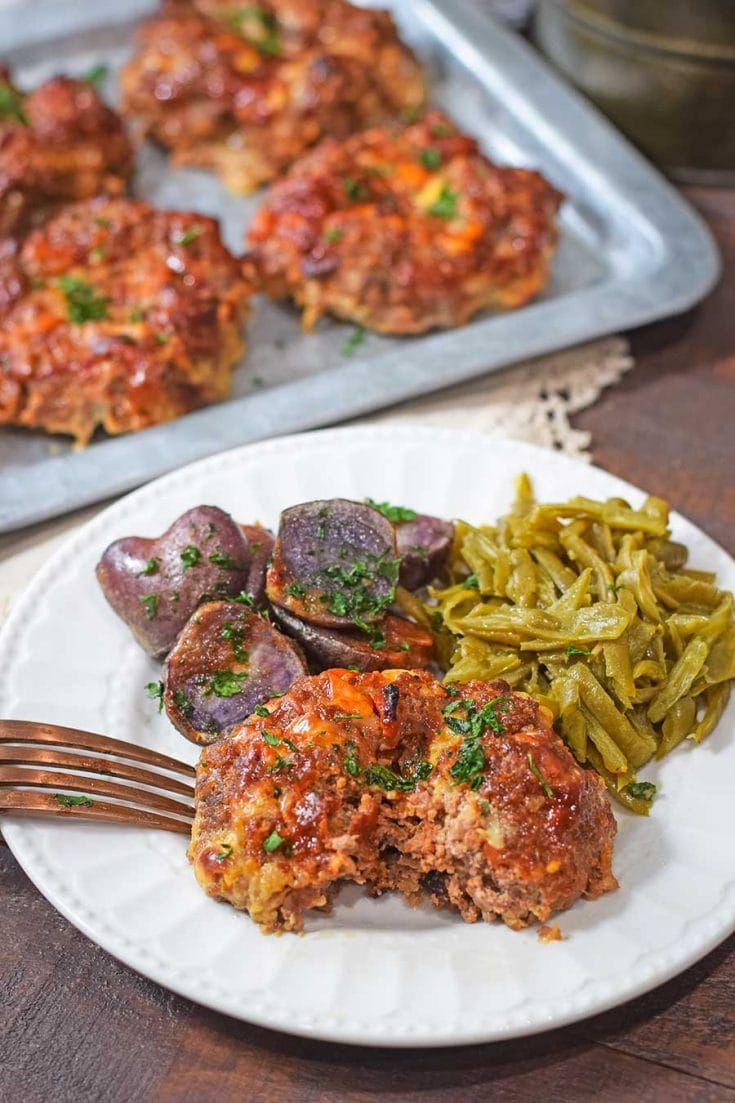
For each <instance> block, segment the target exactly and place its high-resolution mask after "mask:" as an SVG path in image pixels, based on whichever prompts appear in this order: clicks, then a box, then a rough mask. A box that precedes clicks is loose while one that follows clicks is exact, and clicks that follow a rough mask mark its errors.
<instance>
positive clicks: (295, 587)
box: [283, 582, 306, 598]
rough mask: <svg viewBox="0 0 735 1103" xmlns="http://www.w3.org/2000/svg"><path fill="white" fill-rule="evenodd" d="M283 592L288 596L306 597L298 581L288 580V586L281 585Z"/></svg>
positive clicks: (304, 590)
mask: <svg viewBox="0 0 735 1103" xmlns="http://www.w3.org/2000/svg"><path fill="white" fill-rule="evenodd" d="M283 592H284V593H286V594H288V595H289V597H297V598H302V597H306V589H305V587H304V586H302V585H301V583H300V582H289V584H288V586H284V587H283Z"/></svg>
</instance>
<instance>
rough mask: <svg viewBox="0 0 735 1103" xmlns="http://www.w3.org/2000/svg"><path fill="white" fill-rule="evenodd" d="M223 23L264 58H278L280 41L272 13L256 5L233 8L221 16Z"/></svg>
mask: <svg viewBox="0 0 735 1103" xmlns="http://www.w3.org/2000/svg"><path fill="white" fill-rule="evenodd" d="M221 18H222V20H223V22H224V23H225V24H226V25H227V26H228V27H229V29H230V30H231V31H234V33H235V34H239V35H241V36H242V37H243V38H245V39H247V41H248V42H249V43H250V45H251V46H254V47H255V49H256V50H257V51H258V53H261V54H263V55H265V56H266V57H279V56H280V54H281V40H280V37H279V34H278V22H277V20H276V17H275V15H274V14H273V12H271V11H269V10H268V9H267V8H261V7H259V6H258V5H257V4H249V5H247V6H246V7H243V8H233V9H232V10H231V11H225V12H223V13H222V16H221Z"/></svg>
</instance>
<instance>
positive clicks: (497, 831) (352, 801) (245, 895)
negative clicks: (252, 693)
mask: <svg viewBox="0 0 735 1103" xmlns="http://www.w3.org/2000/svg"><path fill="white" fill-rule="evenodd" d="M453 694H455V695H453ZM196 793H197V808H196V818H195V822H194V828H193V832H192V841H191V845H190V848H189V857H190V859H191V861H192V863H193V865H194V870H195V873H196V876H197V879H198V880H199V882H200V884H201V885H202V887H203V888H204V889H205V891H206V892H207V893H208V894H209V895H210V896H214V897H216V898H218V899H221V900H227V901H229V902H230V903H232V904H234V906H235V907H237V908H242V909H245V910H246V911H248V912H249V913H250V915H251V917H252V918H253V919H254V920H255V922H257V923H259V924H260V925H261V926H262V927H263V929H264V930H266V931H273V930H279V929H293V930H301V929H302V927H303V918H304V913H305V912H306V911H307V910H309V909H312V908H319V909H325V908H328V907H329V906H330V903H331V900H332V898H333V896H334V893H335V891H336V889H337V888H338V886H339V884H340V882H343V881H354V882H357V883H358V884H364V885H366V887H367V888H368V891H370V892H372V893H375V894H379V893H381V892H384V891H387V890H390V889H398V890H399V891H401V892H402V893H404V895H406V896H407V897H408V898H409V899H410V900H411V901H413V902H416V901H417V900H419V899H420V898H421V895H422V894H423V893H424V892H428V894H429V896H430V898H431V900H432V901H433V902H434V903H435V904H436V905H437V906H441V907H445V906H447V907H451V908H456V909H457V910H458V911H459V913H460V915H461V916H462V918H463V919H465V920H467V921H470V922H471V921H474V920H477V919H480V918H482V919H485V920H492V919H495V918H500V919H501V920H503V921H504V922H505V923H507V924H508V925H509V926H511V927H520V926H524V925H525V924H527V923H529V922H532V921H533V920H534V919H538V920H541V921H545V920H546V919H548V917H549V916H550V915H551V914H552V913H553V912H554V911H557V910H560V909H562V908H567V907H569V906H570V905H571V904H572V903H574V901H575V900H577V899H578V898H579V897H580V896H582V895H584V896H588V897H594V896H597V895H600V894H601V893H602V892H605V891H607V890H608V889H612V888H614V887H615V885H616V881H615V878H614V877H613V875H612V872H611V868H610V862H611V855H612V839H613V836H614V833H615V820H614V817H613V815H612V812H611V810H610V805H609V803H608V800H607V797H606V796H605V793H604V787H603V785H602V782H601V781H600V779H599V778H598V777H597V776H596V775H595V774H594V773H592V772H591V771H588V770H585V769H584V768H583V767H581V766H579V765H578V764H577V763H576V762H575V760H574V758H573V757H572V755H571V754H570V753H569V751H568V750H567V748H566V747H565V746H564V744H563V743H562V741H561V739H560V738H559V736H558V735H556V733H555V732H554V731H553V729H552V727H551V725H550V717H549V715H548V714H547V713H546V712H545V710H543V709H541V708H540V706H539V705H538V704H537V702H535V701H533V700H532V699H531V698H530V697H527V696H526V695H525V694H519V693H514V692H512V691H511V690H510V688H509V687H508V685H507V684H506V683H505V682H492V683H484V682H471V683H468V684H467V685H466V686H462V687H461V696H459V695H456V693H455V690H454V689H453V688H449V689H448V688H447V687H445V686H443V685H441V683H439V682H438V681H436V680H435V679H434V678H432V677H431V675H429V674H427V673H425V672H416V671H383V672H374V673H369V674H358V673H354V672H352V671H347V670H328V671H325V672H324V673H323V674H319V675H316V676H313V677H304V678H300V679H298V680H297V681H296V682H295V683H294V684H293V686H292V687H291V689H290V691H289V692H288V693H287V694H286V695H285V696H283V697H281V698H280V699H274V700H271V701H270V702H269V703H268V705H267V706H266V707H264V708H261V709H259V710H258V712H257V714H255V715H253V716H251V717H250V718H249V719H248V720H247V721H245V722H244V723H242V724H240V725H239V726H237V727H236V728H234V729H232V730H231V731H230V732H229V734H227V735H225V737H224V738H223V739H221V740H220V741H219V742H218V743H215V744H214V745H213V746H211V747H207V748H206V750H205V751H203V752H202V756H201V758H200V761H199V765H198V767H197V790H196Z"/></svg>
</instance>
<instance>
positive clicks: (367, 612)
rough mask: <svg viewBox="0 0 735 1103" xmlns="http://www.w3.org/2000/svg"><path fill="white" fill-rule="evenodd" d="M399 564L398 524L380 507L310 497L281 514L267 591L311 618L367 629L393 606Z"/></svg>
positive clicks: (277, 601)
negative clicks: (310, 500)
mask: <svg viewBox="0 0 735 1103" xmlns="http://www.w3.org/2000/svg"><path fill="white" fill-rule="evenodd" d="M399 565H400V561H399V559H398V557H397V554H396V537H395V531H394V529H393V525H392V524H391V523H390V521H388V520H386V518H385V517H383V515H382V514H381V513H379V512H378V511H377V510H376V509H373V508H372V507H371V506H368V505H365V504H364V503H362V502H350V501H347V500H346V499H344V498H332V499H330V500H328V501H317V502H305V503H303V504H302V505H298V506H292V507H291V508H290V509H286V510H284V511H283V513H282V514H281V522H280V526H279V529H278V538H277V540H276V545H275V548H274V551H273V561H272V563H271V566H270V568H269V570H268V575H267V579H266V593H267V595H268V598H269V599H270V601H272V602H273V604H275V605H279V606H280V607H281V608H284V609H288V610H289V611H290V612H292V613H294V614H295V615H296V616H297V617H299V618H300V619H301V620H305V621H308V622H309V623H311V624H323V625H327V626H332V627H346V626H348V625H358V627H359V626H361V625H368V624H371V623H373V622H374V621H376V620H379V619H380V618H381V617H382V616H383V615H384V613H385V610H386V609H387V608H388V607H389V606H390V605H392V603H393V601H394V599H395V589H396V582H397V581H398V568H399Z"/></svg>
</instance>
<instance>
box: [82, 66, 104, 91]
mask: <svg viewBox="0 0 735 1103" xmlns="http://www.w3.org/2000/svg"><path fill="white" fill-rule="evenodd" d="M109 71H110V67H109V65H93V66H92V68H91V69H87V72H86V73H85V74H84V76H83V77H82V80H83V81H84V82H85V84H91V85H93V86H94V87H95V88H96V87H97V85H98V84H101V83H102V81H103V80H104V79H105V77H106V76H107V74H108V73H109Z"/></svg>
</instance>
